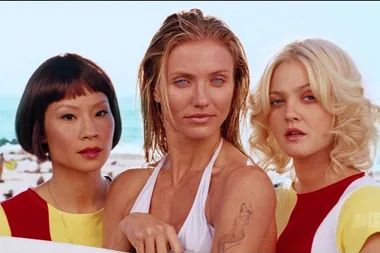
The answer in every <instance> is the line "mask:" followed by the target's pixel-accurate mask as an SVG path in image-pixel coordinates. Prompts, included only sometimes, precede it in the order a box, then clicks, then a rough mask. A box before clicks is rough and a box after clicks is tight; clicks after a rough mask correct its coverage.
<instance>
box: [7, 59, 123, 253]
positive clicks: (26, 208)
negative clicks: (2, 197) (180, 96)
mask: <svg viewBox="0 0 380 253" xmlns="http://www.w3.org/2000/svg"><path fill="white" fill-rule="evenodd" d="M121 129H122V128H121V118H120V112H119V106H118V101H117V97H116V94H115V90H114V87H113V84H112V82H111V80H110V78H109V77H108V75H107V74H106V73H105V72H104V71H103V70H102V69H101V68H100V67H99V66H98V65H97V64H95V63H94V62H93V61H91V60H89V59H86V58H84V57H82V56H80V55H77V54H64V55H57V56H54V57H52V58H50V59H48V60H47V61H45V62H44V63H42V65H41V66H39V67H38V69H37V70H36V71H35V72H34V73H33V75H32V76H31V78H30V79H29V81H28V83H27V85H26V88H25V91H24V93H23V95H22V98H21V101H20V104H19V106H18V110H17V115H16V134H17V139H18V142H19V143H20V145H21V147H22V148H23V149H24V150H25V151H27V152H29V153H31V154H33V155H35V156H36V157H37V158H38V160H39V161H40V162H44V161H46V160H50V161H51V163H52V169H53V174H52V177H51V179H49V180H48V181H47V182H45V183H43V184H41V185H39V186H37V187H35V188H29V189H27V190H26V191H24V192H22V193H20V194H18V195H16V196H15V197H13V198H10V199H8V200H6V201H4V202H2V203H1V205H0V224H2V225H1V227H0V235H4V236H13V237H23V238H31V239H39V240H48V241H57V242H66V243H73V244H81V245H87V246H95V247H101V245H102V219H103V207H104V202H105V198H106V195H107V192H108V188H109V184H110V181H111V179H110V178H104V177H103V176H102V174H101V168H102V167H103V165H104V164H105V162H106V161H107V159H108V157H109V154H110V152H111V150H112V149H113V148H114V147H115V146H116V145H117V143H118V142H119V139H120V136H121Z"/></svg>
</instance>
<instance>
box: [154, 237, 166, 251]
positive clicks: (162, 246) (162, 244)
mask: <svg viewBox="0 0 380 253" xmlns="http://www.w3.org/2000/svg"><path fill="white" fill-rule="evenodd" d="M155 243H156V247H157V248H156V249H157V253H167V252H168V247H167V243H168V241H167V240H166V237H165V236H164V234H163V233H160V234H158V235H157V236H156V239H155Z"/></svg>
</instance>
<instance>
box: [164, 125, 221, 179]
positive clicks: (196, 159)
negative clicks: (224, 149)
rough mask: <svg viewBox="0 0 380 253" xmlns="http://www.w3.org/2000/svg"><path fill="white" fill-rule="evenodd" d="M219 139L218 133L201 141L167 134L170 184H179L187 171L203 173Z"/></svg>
mask: <svg viewBox="0 0 380 253" xmlns="http://www.w3.org/2000/svg"><path fill="white" fill-rule="evenodd" d="M221 138H222V137H221V134H220V132H218V133H216V134H214V135H212V136H210V137H208V138H204V139H201V140H189V139H185V138H178V137H177V136H175V137H174V136H173V137H171V136H170V134H168V135H167V142H168V151H169V152H168V153H169V154H170V155H169V162H170V165H169V166H170V169H171V171H172V184H173V185H177V184H179V183H180V181H181V180H182V178H183V177H184V176H185V175H186V174H187V172H189V171H203V170H204V169H205V168H206V166H207V164H208V163H209V162H210V160H211V158H212V156H213V155H214V153H215V151H216V149H217V147H218V145H219V143H220V140H221Z"/></svg>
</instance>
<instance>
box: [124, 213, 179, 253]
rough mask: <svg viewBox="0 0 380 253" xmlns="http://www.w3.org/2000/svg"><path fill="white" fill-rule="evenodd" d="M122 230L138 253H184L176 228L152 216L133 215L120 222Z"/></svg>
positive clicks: (143, 214) (145, 214) (144, 214)
mask: <svg viewBox="0 0 380 253" xmlns="http://www.w3.org/2000/svg"><path fill="white" fill-rule="evenodd" d="M120 229H121V232H122V233H123V234H124V236H125V237H127V239H128V241H129V242H130V243H131V244H132V246H133V247H134V248H135V249H136V252H137V253H156V252H157V253H167V252H169V249H170V250H171V252H174V253H180V252H181V253H182V252H184V251H183V248H182V245H181V243H180V241H179V239H178V236H177V233H176V231H175V229H174V227H173V226H171V225H169V224H166V223H164V222H162V221H160V220H158V219H157V218H155V217H154V216H152V215H150V214H147V213H131V214H129V215H128V216H126V217H125V218H124V219H123V220H122V221H121V222H120ZM168 246H169V249H168Z"/></svg>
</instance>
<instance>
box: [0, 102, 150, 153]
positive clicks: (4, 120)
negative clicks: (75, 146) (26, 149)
mask: <svg viewBox="0 0 380 253" xmlns="http://www.w3.org/2000/svg"><path fill="white" fill-rule="evenodd" d="M118 101H119V108H120V113H121V119H122V127H123V129H122V135H121V139H120V142H119V144H118V145H117V146H116V147H115V149H114V150H115V151H117V152H121V153H128V154H142V145H143V131H142V119H141V112H140V103H139V101H138V97H137V98H135V97H120V98H118ZM19 102H20V98H17V97H1V96H0V139H2V138H6V139H7V140H9V141H11V140H12V139H14V138H16V134H15V130H14V128H15V127H14V125H15V117H16V111H17V107H18V104H19Z"/></svg>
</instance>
